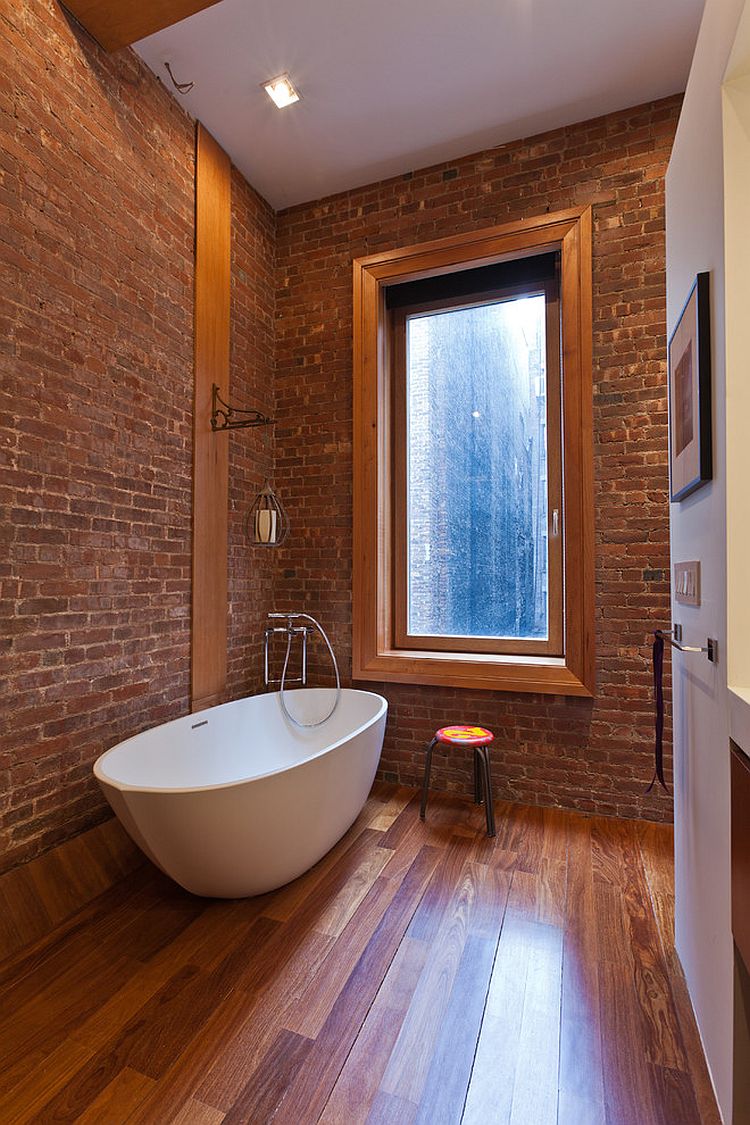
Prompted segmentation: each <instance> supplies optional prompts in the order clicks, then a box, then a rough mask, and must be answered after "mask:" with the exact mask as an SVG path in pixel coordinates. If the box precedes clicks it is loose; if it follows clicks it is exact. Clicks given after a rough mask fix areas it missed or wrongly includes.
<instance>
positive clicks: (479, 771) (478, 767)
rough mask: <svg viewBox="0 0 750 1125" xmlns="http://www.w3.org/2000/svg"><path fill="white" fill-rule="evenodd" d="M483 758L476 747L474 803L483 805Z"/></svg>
mask: <svg viewBox="0 0 750 1125" xmlns="http://www.w3.org/2000/svg"><path fill="white" fill-rule="evenodd" d="M483 769H484V767H483V765H482V759H481V757H480V755H479V750H478V749H477V747H476V746H475V747H474V804H475V805H481V803H482V775H483Z"/></svg>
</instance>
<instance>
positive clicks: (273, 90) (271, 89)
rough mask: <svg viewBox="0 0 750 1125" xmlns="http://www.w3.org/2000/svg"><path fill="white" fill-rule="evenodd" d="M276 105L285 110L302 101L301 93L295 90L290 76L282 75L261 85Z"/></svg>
mask: <svg viewBox="0 0 750 1125" xmlns="http://www.w3.org/2000/svg"><path fill="white" fill-rule="evenodd" d="M261 85H262V86H263V89H264V90H265V91H266V93H267V94H268V96H269V98H270V99H271V101H272V102H273V103H274V105H276V106H278V108H279V109H283V108H284V107H285V106H287V105H294V103H295V102H298V101H299V99H300V95H299V91H297V90H295V88H294V86H293V85H292V80H291V78H290V77H289V75H288V74H280V75H279V76H278V78H272V79H271V80H270V81H269V82H263V83H261Z"/></svg>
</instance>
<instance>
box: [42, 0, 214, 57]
mask: <svg viewBox="0 0 750 1125" xmlns="http://www.w3.org/2000/svg"><path fill="white" fill-rule="evenodd" d="M216 3H218V0H137V2H129V0H65V5H64V6H65V7H66V8H67V10H68V11H69V12H70V13H71V15H73V16H75V18H76V19H77V20H78V22H79V23H80V24H81V26H82V27H85V28H86V31H88V33H89V35H92V36H93V37H94V39H96V41H97V43H99V44H100V45H101V46H102V47H104V49H105V51H117V50H119V48H120V47H127V46H128V45H129V44H130V43H137V42H138V40H139V39H145V38H146V36H147V35H153V34H154V32H156V31H161V30H162V29H163V28H165V27H171V26H172V24H173V23H179V21H180V20H184V19H187V17H188V16H192V15H194V14H195V13H196V12H202V11H203V9H204V8H211V7H213V5H214V4H216Z"/></svg>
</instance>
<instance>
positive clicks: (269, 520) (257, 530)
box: [247, 482, 289, 547]
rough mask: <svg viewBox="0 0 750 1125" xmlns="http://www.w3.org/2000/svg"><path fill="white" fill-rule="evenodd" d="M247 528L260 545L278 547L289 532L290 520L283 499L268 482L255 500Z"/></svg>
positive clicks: (255, 541) (256, 543) (254, 541)
mask: <svg viewBox="0 0 750 1125" xmlns="http://www.w3.org/2000/svg"><path fill="white" fill-rule="evenodd" d="M247 530H248V534H249V536H250V538H251V539H252V541H253V543H255V545H256V546H258V547H278V545H279V543H283V541H284V540H285V539H286V537H287V534H288V532H289V520H288V519H287V515H286V512H285V511H284V509H283V507H282V505H281V501H280V500H279V499H278V497H277V496H276V494H275V493H274V491H273V489H272V488H271V486H270V484H269V483H268V482H266V484H265V485H264V486H263V488H262V489H261V490H260V492H259V493H258V495H257V496H256V497H255V500H254V501H253V506H252V507H251V509H250V514H249V516H248V521H247Z"/></svg>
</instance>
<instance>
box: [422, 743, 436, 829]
mask: <svg viewBox="0 0 750 1125" xmlns="http://www.w3.org/2000/svg"><path fill="white" fill-rule="evenodd" d="M436 742H437V739H436V738H433V740H432V742H431V743H430V745H429V746H428V747H427V757H426V758H425V763H424V781H423V782H422V804H421V807H420V809H419V817H420V820H424V814H425V812H426V811H427V790H428V789H429V788H430V770H431V768H432V751H433V750H434V749H435V743H436Z"/></svg>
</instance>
